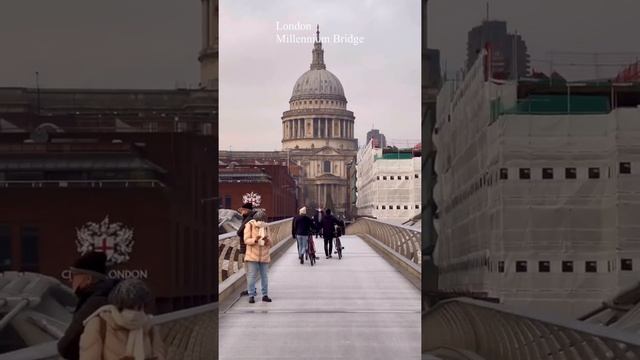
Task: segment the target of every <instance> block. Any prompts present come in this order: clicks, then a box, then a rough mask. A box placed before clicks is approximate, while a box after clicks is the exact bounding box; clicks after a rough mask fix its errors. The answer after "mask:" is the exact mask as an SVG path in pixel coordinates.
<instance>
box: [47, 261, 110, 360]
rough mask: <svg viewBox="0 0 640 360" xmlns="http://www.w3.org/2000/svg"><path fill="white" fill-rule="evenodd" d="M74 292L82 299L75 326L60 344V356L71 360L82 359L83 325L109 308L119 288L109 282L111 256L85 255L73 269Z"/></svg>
mask: <svg viewBox="0 0 640 360" xmlns="http://www.w3.org/2000/svg"><path fill="white" fill-rule="evenodd" d="M69 270H70V272H71V288H72V289H73V291H74V292H75V294H76V296H77V297H78V303H77V305H76V309H75V311H74V313H73V318H72V319H71V323H70V324H69V326H68V327H67V329H66V331H65V332H64V335H63V336H62V338H60V340H58V353H59V354H60V356H62V358H64V359H68V360H78V359H80V336H81V335H82V332H83V331H84V324H83V322H84V321H85V320H86V319H87V318H88V317H89V316H90V315H91V314H93V312H94V311H96V310H97V309H98V308H100V307H101V306H103V305H106V304H107V297H108V296H109V293H110V292H111V290H112V289H113V288H114V287H115V286H116V284H117V280H109V279H108V278H107V256H106V254H105V253H103V252H89V253H86V254H84V255H82V256H81V257H80V258H79V259H78V260H76V261H75V262H74V263H73V266H71V267H70V268H69Z"/></svg>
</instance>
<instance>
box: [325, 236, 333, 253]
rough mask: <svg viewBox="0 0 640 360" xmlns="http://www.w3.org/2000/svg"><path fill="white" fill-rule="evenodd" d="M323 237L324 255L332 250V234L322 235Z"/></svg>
mask: <svg viewBox="0 0 640 360" xmlns="http://www.w3.org/2000/svg"><path fill="white" fill-rule="evenodd" d="M323 238H324V254H325V255H326V256H331V252H332V251H333V236H329V237H327V236H323Z"/></svg>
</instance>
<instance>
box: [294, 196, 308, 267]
mask: <svg viewBox="0 0 640 360" xmlns="http://www.w3.org/2000/svg"><path fill="white" fill-rule="evenodd" d="M298 213H299V215H298V216H296V217H295V218H294V219H293V224H292V226H291V235H292V236H293V238H294V239H296V241H297V242H298V258H299V259H300V264H304V255H305V253H306V252H307V242H308V241H309V237H310V236H312V235H311V232H312V229H313V220H311V218H310V217H308V216H307V208H306V207H303V208H301V209H300V210H299V211H298Z"/></svg>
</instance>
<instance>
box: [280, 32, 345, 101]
mask: <svg viewBox="0 0 640 360" xmlns="http://www.w3.org/2000/svg"><path fill="white" fill-rule="evenodd" d="M316 34H317V39H316V42H315V43H314V44H313V52H312V55H313V57H312V60H311V69H310V70H308V71H307V72H305V73H304V74H302V76H300V77H299V78H298V81H296V84H295V85H294V86H293V92H292V93H291V100H289V101H290V102H292V101H296V100H306V99H332V100H339V101H343V102H346V101H347V100H346V98H345V97H344V89H343V88H342V84H341V83H340V80H338V77H337V76H335V75H333V74H332V73H331V72H330V71H329V70H327V66H326V65H325V63H324V50H323V49H322V43H321V42H320V30H318V31H317V32H316Z"/></svg>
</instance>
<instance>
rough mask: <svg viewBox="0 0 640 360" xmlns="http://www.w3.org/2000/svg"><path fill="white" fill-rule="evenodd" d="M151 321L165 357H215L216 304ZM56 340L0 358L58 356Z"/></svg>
mask: <svg viewBox="0 0 640 360" xmlns="http://www.w3.org/2000/svg"><path fill="white" fill-rule="evenodd" d="M153 323H154V324H155V325H157V326H159V328H160V333H161V334H162V338H163V341H164V346H165V349H166V353H167V359H168V360H172V359H175V360H178V359H188V360H206V359H217V358H218V304H217V303H211V304H207V305H202V306H198V307H193V308H189V309H184V310H179V311H175V312H171V313H166V314H162V315H158V316H156V317H154V318H153ZM57 354H58V352H57V346H56V342H55V341H52V342H48V343H44V344H40V345H35V346H31V347H28V348H25V349H21V350H17V351H13V352H9V353H5V354H0V360H49V359H59V357H58V355H57Z"/></svg>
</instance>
